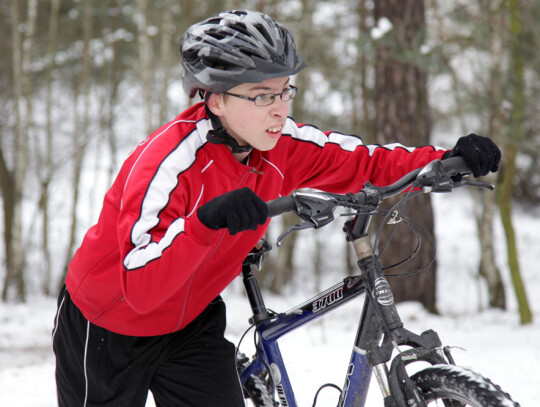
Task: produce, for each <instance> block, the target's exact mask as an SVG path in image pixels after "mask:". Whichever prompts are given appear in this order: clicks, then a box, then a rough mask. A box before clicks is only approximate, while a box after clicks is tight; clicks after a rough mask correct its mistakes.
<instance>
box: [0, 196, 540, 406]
mask: <svg viewBox="0 0 540 407" xmlns="http://www.w3.org/2000/svg"><path fill="white" fill-rule="evenodd" d="M470 208H471V198H470V195H469V194H468V193H465V192H461V191H458V192H456V193H453V194H451V195H443V196H437V197H436V198H435V210H436V216H437V238H438V244H439V252H438V256H439V257H438V259H439V281H438V296H439V300H438V306H439V309H440V311H441V313H442V315H441V316H434V315H430V314H427V313H426V312H425V311H424V310H423V309H422V308H421V307H420V306H419V305H418V304H416V303H405V304H401V305H400V306H399V309H400V312H401V315H402V319H403V321H404V322H405V326H407V327H408V328H409V329H411V330H413V331H415V332H418V333H419V332H421V331H423V330H425V329H428V328H433V329H435V330H436V331H437V332H439V334H440V336H441V338H442V340H443V342H444V343H445V344H448V345H454V346H456V347H457V348H455V349H454V351H453V353H454V357H455V358H456V361H457V363H458V364H460V365H462V366H465V367H469V368H472V369H474V370H475V371H478V372H480V373H482V374H484V375H485V376H487V377H489V378H490V379H492V380H493V381H494V382H495V383H497V384H499V385H500V386H501V387H502V388H503V389H504V390H505V391H507V392H509V393H510V394H511V395H512V396H513V398H514V399H515V400H517V401H519V402H520V403H521V405H522V406H524V407H532V406H535V405H537V404H536V403H535V400H536V399H537V396H538V394H539V393H540V390H538V388H539V385H540V369H536V368H535V366H536V364H540V323H539V322H535V323H534V324H532V325H528V326H521V325H520V324H519V317H518V314H517V305H516V301H515V299H514V297H513V292H512V291H511V289H510V282H509V281H508V280H509V279H508V278H507V276H508V270H507V265H506V260H505V248H504V241H503V239H502V230H501V227H500V225H498V224H497V227H496V231H497V236H498V238H497V248H498V255H497V256H498V257H497V262H498V264H499V266H500V267H501V271H502V272H503V274H504V275H505V278H506V280H507V281H506V284H507V288H508V289H507V297H508V303H509V309H508V311H505V312H502V311H495V310H487V311H486V310H482V309H481V308H483V307H482V305H483V304H484V303H485V288H484V287H483V285H482V284H481V283H480V282H478V281H477V280H476V279H475V278H474V275H473V274H474V270H475V267H476V262H477V259H478V255H477V253H478V247H477V243H475V238H474V234H475V227H474V222H473V221H472V219H470V217H471V209H470ZM517 212H518V213H516V216H515V226H516V232H517V235H518V238H519V243H518V244H519V247H518V248H519V252H520V262H521V267H522V273H523V277H524V280H525V283H526V287H527V291H528V294H529V300H530V303H531V307H532V309H533V312H534V313H535V314H536V318H537V320H538V319H539V318H540V295H538V294H539V293H540V273H538V270H539V267H538V264H540V250H539V243H538V242H539V241H540V217H539V216H537V215H538V214H531V213H524V212H523V211H517ZM339 279H340V277H336V276H334V277H332V279H325V280H324V284H323V286H326V283H328V285H330V284H332V283H335V282H337V281H338V280H339ZM327 280H328V281H327ZM303 283H304V284H305V285H306V286H307V287H308V288H304V289H299V284H297V285H296V286H292V287H291V288H290V289H289V290H288V293H287V295H285V296H281V297H275V296H268V297H267V298H266V303H267V306H269V307H270V308H272V309H275V310H279V311H285V310H287V309H289V308H291V307H292V306H294V305H296V304H297V303H299V302H301V301H303V300H305V299H307V298H308V297H310V296H311V295H312V294H314V293H315V291H314V290H310V288H309V287H310V284H309V283H310V282H309V281H307V282H306V281H304V282H303ZM224 297H225V299H226V301H227V303H228V319H229V327H228V336H229V338H230V339H231V340H233V341H235V342H236V341H237V340H238V339H239V338H240V336H241V335H242V333H243V331H244V330H245V329H246V328H247V318H248V312H247V311H248V304H247V300H246V299H245V298H244V296H243V294H242V289H241V287H240V285H239V282H238V281H237V282H234V283H233V284H232V285H231V287H230V288H228V289H227V290H226V292H225V293H224ZM361 304H362V301H361V300H357V301H353V302H352V303H350V304H348V305H346V306H344V307H342V308H340V309H339V310H337V311H335V312H334V313H332V314H331V315H330V316H328V317H325V318H323V319H321V320H318V321H315V322H314V323H313V324H311V325H309V326H307V327H305V328H303V329H301V330H299V331H298V332H293V333H291V334H289V335H287V336H286V337H284V338H283V340H282V342H281V343H280V346H281V349H282V352H283V354H284V358H285V360H286V363H287V367H288V369H289V374H290V376H291V380H292V381H293V385H294V386H295V388H297V399H298V402H299V404H300V405H301V406H311V405H312V403H313V396H314V394H315V391H316V390H317V389H318V388H319V387H320V386H321V385H322V384H324V383H327V382H332V383H335V384H337V385H338V386H340V387H341V386H342V385H343V381H344V378H345V371H346V367H347V363H348V358H349V355H350V351H351V346H352V341H353V340H354V335H355V330H356V324H357V320H358V315H359V311H360V308H361ZM54 313H55V301H54V300H53V299H48V298H33V299H31V300H30V302H29V303H28V304H26V305H12V304H0V406H18V407H52V406H55V405H56V399H55V397H56V395H55V385H54V358H53V356H52V352H51V348H50V332H51V329H52V321H53V318H54ZM250 342H251V337H249V339H246V340H245V341H244V343H243V344H242V347H241V349H242V350H243V351H245V353H248V354H249V353H250V352H251V350H250V349H251V348H250ZM372 384H373V386H372V391H371V392H370V395H369V400H368V405H370V406H375V405H381V404H380V403H377V401H378V400H380V399H381V397H380V395H379V391H378V388H377V386H376V384H375V381H374V380H373V382H372ZM336 402H337V391H335V390H333V389H325V390H324V391H323V392H322V393H321V395H320V396H319V402H318V404H317V405H318V406H334V405H336ZM153 405H154V404H153V402H152V400H151V397H150V398H149V401H148V406H153Z"/></svg>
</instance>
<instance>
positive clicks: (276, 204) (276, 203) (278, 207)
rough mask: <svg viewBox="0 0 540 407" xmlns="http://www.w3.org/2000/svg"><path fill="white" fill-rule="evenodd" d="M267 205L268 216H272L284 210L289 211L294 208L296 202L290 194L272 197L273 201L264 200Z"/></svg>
mask: <svg viewBox="0 0 540 407" xmlns="http://www.w3.org/2000/svg"><path fill="white" fill-rule="evenodd" d="M266 205H267V206H268V217H269V218H271V217H274V216H277V215H281V214H282V213H285V212H291V211H293V210H295V209H296V203H295V202H294V198H293V197H292V196H290V195H289V196H282V197H281V198H277V199H274V200H273V201H268V202H266Z"/></svg>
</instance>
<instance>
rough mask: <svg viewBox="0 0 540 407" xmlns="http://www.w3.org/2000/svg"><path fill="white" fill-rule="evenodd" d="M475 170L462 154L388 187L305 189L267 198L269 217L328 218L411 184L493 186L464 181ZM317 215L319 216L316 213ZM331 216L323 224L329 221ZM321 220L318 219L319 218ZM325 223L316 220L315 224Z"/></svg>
mask: <svg viewBox="0 0 540 407" xmlns="http://www.w3.org/2000/svg"><path fill="white" fill-rule="evenodd" d="M470 173H471V170H470V168H469V167H468V166H467V164H466V162H465V160H464V159H463V158H462V157H452V158H448V159H445V160H443V161H441V160H435V161H432V162H430V163H429V164H427V165H426V166H424V167H422V168H418V169H416V170H414V171H411V172H410V173H408V174H406V175H405V176H404V177H402V178H401V179H399V180H398V181H396V182H394V183H393V184H390V185H387V186H385V187H377V186H374V185H372V184H371V183H366V184H365V185H364V187H363V188H362V190H361V191H360V192H358V193H356V194H346V195H342V194H332V193H326V192H318V193H303V192H294V193H292V194H291V195H289V196H284V197H280V198H277V199H275V200H273V201H269V202H267V205H268V217H274V216H277V215H280V214H282V213H285V212H292V211H294V212H296V213H297V214H298V215H299V216H300V217H302V218H304V219H306V218H308V219H309V220H310V221H311V222H313V221H314V218H315V219H323V220H326V219H327V217H328V216H329V215H328V214H329V213H330V214H331V213H332V212H333V211H334V209H335V208H336V207H337V206H342V207H346V208H359V207H362V206H365V205H367V204H373V205H375V206H377V205H378V204H379V203H381V202H382V201H383V200H385V199H387V198H389V197H391V196H394V195H397V194H398V193H400V192H402V191H404V190H405V189H407V188H409V187H410V186H414V187H415V188H416V187H418V188H421V190H422V191H423V192H426V193H429V192H449V191H451V190H452V189H454V188H458V187H462V186H472V187H478V188H487V189H493V188H494V186H493V185H492V184H489V183H486V182H481V181H469V180H465V181H462V180H461V177H463V176H465V175H468V174H470ZM314 215H315V216H314ZM331 220H332V219H329V220H328V221H326V222H325V223H323V224H326V223H328V222H329V221H331ZM315 223H317V222H315ZM323 224H320V225H319V224H316V225H315V227H319V226H322V225H323Z"/></svg>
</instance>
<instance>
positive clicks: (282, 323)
mask: <svg viewBox="0 0 540 407" xmlns="http://www.w3.org/2000/svg"><path fill="white" fill-rule="evenodd" d="M242 272H243V278H244V283H245V287H246V292H247V295H248V298H249V299H250V303H251V304H252V309H253V310H254V318H257V315H259V316H260V315H262V314H263V313H264V311H266V307H265V306H264V303H263V302H262V297H260V291H259V287H258V285H254V280H253V279H254V278H255V277H254V276H253V272H252V270H251V268H250V265H244V267H243V269H242ZM255 284H256V282H255ZM364 292H365V286H364V284H363V281H362V278H361V277H360V276H353V277H347V278H345V279H344V280H343V281H342V282H340V283H338V284H336V285H334V286H332V287H330V288H329V289H327V290H325V291H324V292H321V293H320V294H318V295H316V296H314V297H312V298H310V299H309V300H307V301H305V302H304V303H302V304H300V305H298V306H297V307H294V308H292V309H291V310H289V311H287V312H285V313H283V314H277V315H274V316H271V317H269V318H268V319H266V320H262V321H259V322H258V323H257V327H256V330H257V333H258V335H259V341H258V343H257V348H258V349H257V354H258V356H259V357H258V358H256V359H255V360H254V361H253V362H252V363H251V364H250V365H249V366H248V367H247V368H246V369H245V370H244V371H243V372H242V375H241V381H242V382H244V381H245V380H246V379H247V378H248V377H249V376H250V375H259V374H261V372H264V371H265V370H266V369H267V366H269V367H270V372H271V376H272V381H273V384H274V385H275V388H276V391H277V394H278V397H279V401H280V403H281V405H282V406H289V407H296V406H297V404H296V400H295V397H294V391H293V388H292V385H291V382H290V379H289V376H288V374H287V370H286V368H285V364H284V362H283V359H282V356H281V352H280V349H279V345H278V340H279V339H280V338H281V337H282V336H283V335H285V334H287V333H289V332H291V331H294V330H295V329H298V328H300V327H301V326H303V325H305V324H307V323H309V322H311V321H313V320H316V319H318V318H320V317H322V316H323V315H325V314H326V313H328V312H330V311H333V310H334V309H336V308H338V307H340V306H341V305H343V304H345V303H347V302H349V301H351V300H352V299H354V298H356V297H358V296H360V295H361V294H363V293H364ZM366 301H367V300H366ZM254 305H255V306H254ZM365 309H366V307H364V310H365ZM262 310H264V311H262ZM256 311H259V312H256ZM261 311H262V312H261ZM365 317H366V315H365V312H364V313H363V314H362V321H364V319H365ZM360 325H361V326H364V325H365V323H364V322H361V323H360ZM360 330H361V329H359V331H360ZM349 366H350V367H349V372H348V373H347V376H348V377H347V383H349V385H348V393H351V394H355V395H356V397H361V398H362V399H364V400H365V398H366V396H367V390H368V388H369V383H370V379H371V368H370V367H369V366H368V364H367V361H366V359H365V354H363V353H362V352H361V351H360V350H359V349H356V348H355V350H354V351H353V354H352V355H351V360H350V363H349ZM344 405H346V404H344ZM362 405H363V404H362Z"/></svg>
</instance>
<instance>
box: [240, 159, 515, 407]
mask: <svg viewBox="0 0 540 407" xmlns="http://www.w3.org/2000/svg"><path fill="white" fill-rule="evenodd" d="M468 174H470V170H469V168H468V167H467V166H466V164H465V162H464V161H463V159H462V158H461V157H454V158H450V159H447V160H444V161H441V160H435V161H433V162H431V163H429V164H428V165H426V166H425V167H422V168H419V169H417V170H415V171H412V172H411V173H409V174H407V175H405V176H404V177H403V178H401V179H400V180H398V181H397V182H395V183H393V184H391V185H388V186H385V187H377V186H375V185H372V184H370V183H366V184H365V185H364V187H363V188H362V190H361V191H360V192H358V193H356V194H352V193H351V194H334V193H326V192H294V193H292V194H291V195H289V196H286V197H281V198H278V199H276V200H274V201H270V202H268V203H267V204H268V208H269V216H276V215H279V214H281V213H285V212H289V211H294V212H295V213H296V214H297V215H298V216H299V217H300V218H301V219H302V222H301V223H299V224H297V225H295V226H293V227H291V228H289V229H287V230H286V231H285V232H284V233H282V234H281V235H280V236H279V237H278V246H279V244H280V243H281V241H282V240H283V239H284V238H285V237H286V236H287V235H288V234H289V233H291V232H294V231H298V230H302V229H308V228H315V229H318V228H321V227H323V226H325V225H328V224H329V223H331V222H333V221H334V220H336V216H335V210H336V209H337V208H347V210H348V211H349V212H348V213H347V214H345V215H346V216H350V219H349V220H347V221H346V222H345V223H344V227H343V230H344V232H345V234H346V238H347V241H348V242H350V244H352V246H353V247H354V251H355V253H356V256H357V258H358V270H359V273H358V274H357V275H354V276H349V277H346V278H344V279H343V280H342V281H341V282H339V283H338V284H336V285H334V286H332V287H330V288H328V289H327V290H325V291H323V292H321V293H319V294H318V295H316V296H314V297H312V298H310V299H308V300H307V301H305V302H303V303H302V304H300V305H298V306H296V307H294V308H292V309H291V310H289V311H286V312H274V311H272V310H270V309H268V308H267V307H266V306H265V303H264V299H263V295H262V293H261V290H260V288H259V285H258V282H257V279H256V276H255V273H254V272H256V271H257V270H258V269H259V268H260V267H261V265H262V262H263V260H264V256H265V254H266V253H267V252H268V251H269V250H270V248H271V247H270V245H269V244H268V242H266V241H265V240H262V241H261V242H259V244H258V245H257V247H256V248H255V249H254V250H252V251H251V253H250V254H249V255H248V256H247V258H246V260H245V261H244V263H243V265H242V276H243V283H244V287H245V291H246V294H247V297H248V299H249V303H250V306H251V311H252V314H253V315H252V317H251V318H250V323H251V327H250V329H251V328H254V332H255V349H256V351H255V355H254V356H253V357H251V358H248V357H247V356H246V355H244V354H243V353H240V352H238V354H237V367H238V372H239V376H240V379H241V382H242V386H243V389H244V395H245V397H246V398H249V399H250V400H251V402H252V403H253V405H254V406H256V407H278V406H282V407H286V406H288V407H296V406H297V402H296V400H295V396H294V391H293V386H292V384H291V381H290V379H289V376H288V374H287V369H286V368H285V363H284V360H283V358H282V355H281V352H280V349H279V345H278V340H279V339H280V338H281V337H282V336H283V335H285V334H287V333H289V332H291V331H293V330H295V329H298V328H300V327H302V326H303V325H304V324H306V323H308V322H311V321H314V320H316V319H318V318H320V317H321V316H323V315H325V314H327V313H329V312H332V311H333V310H335V309H337V308H338V307H339V306H341V305H343V304H344V303H346V302H349V301H351V300H352V299H354V298H356V297H358V296H360V295H364V296H365V299H364V306H363V308H362V312H361V313H360V315H359V323H358V328H357V333H356V338H355V341H354V346H353V349H352V352H351V357H350V362H349V364H348V366H347V368H346V374H345V380H344V385H343V388H338V390H339V391H340V397H339V401H338V407H351V406H355V407H360V406H364V405H365V402H366V397H367V392H368V388H369V386H370V382H371V377H372V374H373V376H375V378H376V381H377V383H378V385H379V388H380V391H381V392H382V396H383V399H384V406H385V407H411V406H413V407H420V406H428V405H429V406H432V405H442V406H453V407H457V406H465V405H470V406H474V407H486V406H490V407H502V406H519V404H518V403H516V402H514V401H512V399H511V397H510V396H509V395H508V394H507V393H505V392H504V391H503V390H502V389H501V388H500V387H499V386H497V385H495V384H494V383H492V382H491V381H490V380H489V379H487V378H485V377H483V376H481V375H479V374H477V373H475V372H473V371H470V370H468V369H465V368H462V367H459V366H456V365H455V362H454V359H453V358H452V355H451V353H450V348H449V347H448V346H443V345H442V342H441V340H440V339H439V336H438V334H437V333H436V332H435V331H433V330H426V331H425V332H423V333H421V334H415V333H413V332H411V331H409V330H407V329H406V328H405V327H404V324H403V322H402V321H401V319H400V316H399V314H398V310H397V308H396V305H395V302H394V297H393V293H392V290H391V288H390V285H389V284H388V280H387V278H386V277H385V273H384V271H383V268H382V266H381V262H380V258H379V252H378V251H377V245H378V239H379V237H380V228H379V229H378V231H377V233H376V234H375V236H373V233H372V234H371V235H370V233H369V232H370V230H369V229H370V221H371V219H372V218H373V217H374V216H382V217H383V222H382V224H383V225H384V224H385V223H396V222H400V223H404V224H406V226H408V227H409V228H411V230H413V231H414V229H415V223H414V222H413V221H412V220H410V219H407V218H406V217H405V216H403V215H401V213H400V210H401V209H402V208H403V206H404V204H405V203H406V202H407V201H408V200H409V199H411V198H412V197H414V196H416V195H419V194H423V193H431V192H450V191H452V190H453V189H455V188H459V187H465V186H467V187H477V188H488V189H493V188H494V187H493V185H491V184H488V183H485V182H482V181H478V180H469V179H467V178H466V176H467V175H468ZM407 190H408V192H407ZM399 193H402V196H404V198H403V199H402V200H401V201H400V202H398V204H396V205H395V206H394V207H392V208H391V209H390V210H387V211H382V210H381V209H380V207H379V205H380V204H381V203H382V202H383V201H384V200H385V199H387V198H389V197H391V196H395V195H397V194H399ZM337 218H339V217H337ZM417 238H418V239H419V236H418V234H417ZM418 243H419V242H418ZM247 332H248V331H246V333H247ZM244 335H245V334H244ZM419 366H421V367H419ZM332 386H335V385H332ZM323 387H324V386H323ZM335 387H337V386H335ZM320 390H321V389H319V391H320ZM317 394H318V392H317ZM317 394H316V395H315V398H314V404H313V406H315V405H316V401H317Z"/></svg>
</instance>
